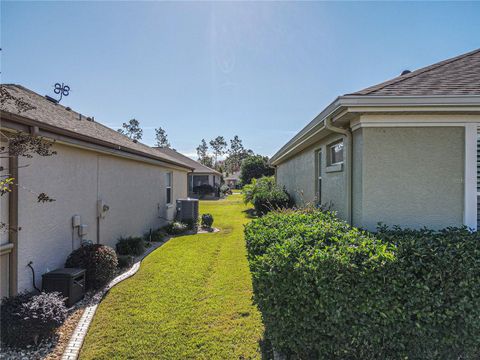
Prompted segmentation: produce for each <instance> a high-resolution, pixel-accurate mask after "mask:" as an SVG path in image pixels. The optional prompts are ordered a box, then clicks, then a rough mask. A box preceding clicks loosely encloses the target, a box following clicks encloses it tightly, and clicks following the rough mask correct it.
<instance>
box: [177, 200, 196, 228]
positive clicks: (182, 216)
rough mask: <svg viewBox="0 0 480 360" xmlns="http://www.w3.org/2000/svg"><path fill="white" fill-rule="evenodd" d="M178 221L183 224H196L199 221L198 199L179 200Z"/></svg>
mask: <svg viewBox="0 0 480 360" xmlns="http://www.w3.org/2000/svg"><path fill="white" fill-rule="evenodd" d="M176 219H177V220H178V221H181V222H190V221H192V222H193V223H194V224H196V223H197V221H198V199H191V198H186V199H178V200H177V216H176Z"/></svg>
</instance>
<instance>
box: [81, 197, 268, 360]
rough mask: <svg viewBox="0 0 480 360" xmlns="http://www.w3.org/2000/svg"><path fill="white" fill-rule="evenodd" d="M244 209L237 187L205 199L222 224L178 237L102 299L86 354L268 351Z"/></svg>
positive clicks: (217, 355) (229, 355)
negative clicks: (263, 344)
mask: <svg viewBox="0 0 480 360" xmlns="http://www.w3.org/2000/svg"><path fill="white" fill-rule="evenodd" d="M244 210H246V207H245V206H244V205H243V203H242V200H241V196H240V195H238V194H235V195H232V196H230V197H228V198H227V199H225V200H219V201H201V203H200V212H201V213H207V212H208V213H211V214H213V216H214V219H215V222H214V226H215V227H219V228H220V229H221V231H220V232H218V233H212V234H199V235H190V236H181V237H177V238H174V239H171V240H170V241H169V242H168V243H166V244H165V245H164V246H162V247H160V248H159V249H157V250H155V251H154V252H153V253H152V254H150V255H149V256H148V257H147V258H146V259H145V260H144V261H143V263H142V266H141V268H140V270H139V271H138V273H137V274H136V275H135V276H133V277H132V278H130V279H128V280H126V281H124V282H122V283H120V284H119V285H117V286H116V287H114V288H113V289H112V290H111V291H110V293H109V294H108V295H107V296H106V298H105V299H104V300H103V301H102V303H101V304H100V306H99V308H98V310H97V313H96V314H95V317H94V320H93V323H92V326H91V327H90V329H89V332H88V334H87V337H86V340H85V343H84V345H83V348H82V351H81V354H80V358H81V359H258V358H261V353H260V346H259V341H260V339H261V338H262V335H263V330H264V328H263V325H262V322H261V317H260V314H259V312H258V310H257V308H256V307H255V306H254V305H253V304H252V300H251V299H252V287H251V276H250V272H249V269H248V263H247V259H246V250H245V242H244V238H243V224H245V223H246V222H247V221H248V219H247V218H246V215H245V213H244V212H243V211H244Z"/></svg>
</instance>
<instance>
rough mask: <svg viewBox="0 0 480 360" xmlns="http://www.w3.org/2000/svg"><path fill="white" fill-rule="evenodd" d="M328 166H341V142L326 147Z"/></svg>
mask: <svg viewBox="0 0 480 360" xmlns="http://www.w3.org/2000/svg"><path fill="white" fill-rule="evenodd" d="M327 164H328V166H332V165H338V164H343V140H340V141H337V142H334V143H333V144H330V145H328V146H327Z"/></svg>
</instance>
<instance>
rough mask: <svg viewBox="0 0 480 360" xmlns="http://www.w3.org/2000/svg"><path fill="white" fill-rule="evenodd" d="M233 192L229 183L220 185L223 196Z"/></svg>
mask: <svg viewBox="0 0 480 360" xmlns="http://www.w3.org/2000/svg"><path fill="white" fill-rule="evenodd" d="M231 194H232V189H230V186H228V185H227V184H223V185H222V186H220V195H221V196H226V195H231Z"/></svg>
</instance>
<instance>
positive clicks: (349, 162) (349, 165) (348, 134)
mask: <svg viewBox="0 0 480 360" xmlns="http://www.w3.org/2000/svg"><path fill="white" fill-rule="evenodd" d="M325 129H328V130H330V131H332V132H334V133H337V134H342V135H343V136H345V142H346V147H347V151H346V154H347V159H346V161H345V163H346V166H345V170H346V173H347V181H346V186H345V197H346V208H347V214H346V215H347V222H348V223H349V224H350V225H352V169H353V146H352V145H353V141H352V131H351V130H350V129H342V128H339V127H336V126H333V125H332V119H331V118H327V119H326V120H325Z"/></svg>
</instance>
